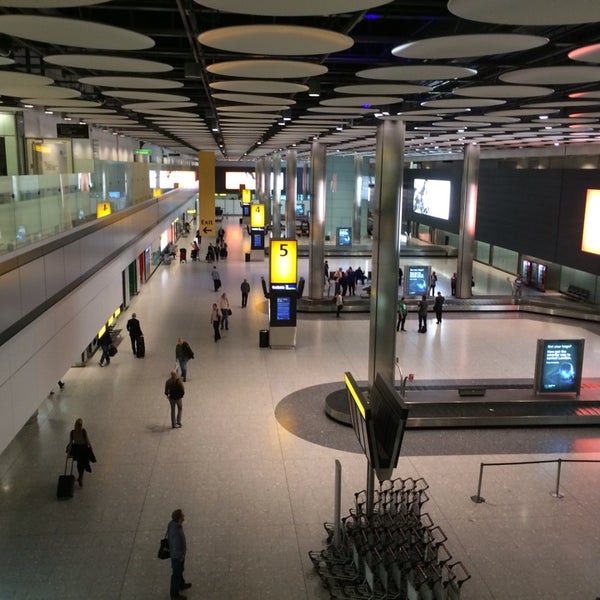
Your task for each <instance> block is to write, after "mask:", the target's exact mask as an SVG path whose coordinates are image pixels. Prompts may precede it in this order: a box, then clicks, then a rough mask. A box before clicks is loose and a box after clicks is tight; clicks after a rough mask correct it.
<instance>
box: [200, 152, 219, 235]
mask: <svg viewBox="0 0 600 600" xmlns="http://www.w3.org/2000/svg"><path fill="white" fill-rule="evenodd" d="M198 204H199V211H198V212H199V213H200V214H199V222H198V223H199V229H200V235H201V236H202V237H204V236H208V237H214V236H215V235H216V229H215V155H214V152H198Z"/></svg>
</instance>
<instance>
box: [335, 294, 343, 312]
mask: <svg viewBox="0 0 600 600" xmlns="http://www.w3.org/2000/svg"><path fill="white" fill-rule="evenodd" d="M342 308H344V298H343V296H342V293H341V292H340V291H338V293H337V294H336V296H335V316H336V318H338V319H339V318H340V313H341V312H342Z"/></svg>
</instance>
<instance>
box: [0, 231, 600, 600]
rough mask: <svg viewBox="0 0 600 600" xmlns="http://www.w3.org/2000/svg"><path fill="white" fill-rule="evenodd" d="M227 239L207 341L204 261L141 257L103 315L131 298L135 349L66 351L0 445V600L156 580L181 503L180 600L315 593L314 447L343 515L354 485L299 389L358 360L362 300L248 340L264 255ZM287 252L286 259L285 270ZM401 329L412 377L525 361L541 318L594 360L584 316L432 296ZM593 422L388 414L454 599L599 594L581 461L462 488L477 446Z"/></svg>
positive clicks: (594, 495) (261, 312)
mask: <svg viewBox="0 0 600 600" xmlns="http://www.w3.org/2000/svg"><path fill="white" fill-rule="evenodd" d="M227 238H228V241H229V246H230V256H229V258H228V260H227V261H226V262H221V263H219V265H218V268H219V270H220V271H221V278H222V280H223V285H224V287H223V289H224V290H225V291H226V292H227V293H228V295H229V297H230V300H231V302H232V308H233V316H232V317H231V319H230V330H229V331H228V332H225V335H224V336H223V339H222V340H221V341H220V342H218V343H214V342H213V339H212V329H211V326H210V324H209V315H210V306H211V303H212V302H213V301H215V299H216V297H217V294H215V293H214V292H213V291H212V283H211V280H210V275H209V271H210V268H209V266H208V265H207V264H206V263H203V262H202V263H191V262H188V263H187V264H179V263H173V264H172V265H171V266H170V267H160V268H159V270H158V271H157V272H156V273H155V274H154V275H153V277H152V278H151V280H150V282H149V283H148V284H147V285H145V286H144V287H143V289H142V292H141V293H140V294H139V295H138V296H137V297H136V298H135V299H134V300H133V302H132V305H131V308H130V310H129V311H127V312H126V313H125V314H124V315H123V316H122V318H121V320H120V322H119V324H118V325H117V327H124V322H125V320H126V319H127V318H128V316H129V314H130V313H131V311H132V310H135V311H136V312H137V314H138V317H139V318H140V321H141V324H142V328H143V330H144V333H145V336H146V349H147V354H146V358H145V359H143V360H139V359H136V358H134V357H133V356H132V354H131V351H130V348H129V340H128V338H127V336H125V338H124V339H123V340H122V341H121V344H120V346H119V353H118V355H117V356H116V357H115V358H114V360H113V361H112V362H111V365H110V367H108V368H103V369H100V368H99V367H98V366H97V364H96V362H97V361H94V360H92V361H91V362H90V364H89V365H88V366H86V367H85V368H73V369H71V370H70V371H69V372H68V373H67V374H66V376H65V379H64V380H65V383H66V386H65V388H64V389H63V390H59V389H58V388H57V389H56V390H54V394H53V395H51V396H49V397H48V399H47V400H46V401H45V402H44V404H43V405H42V407H41V408H40V411H39V415H38V416H37V418H35V419H33V420H32V421H31V422H30V423H29V424H27V425H26V426H25V427H24V428H23V430H22V431H21V432H20V433H19V435H18V436H17V438H16V439H15V440H14V442H13V443H12V444H11V446H10V447H9V448H8V449H7V450H6V451H5V452H4V453H3V454H2V455H1V456H0V477H1V492H0V531H1V532H2V535H1V536H0V556H1V557H2V560H0V598H1V599H2V600H7V599H18V600H31V599H37V600H41V599H43V600H54V599H59V598H60V599H71V598H78V599H79V598H86V599H91V600H96V599H97V600H104V599H109V600H117V599H122V600H126V599H127V600H153V599H162V598H168V580H169V564H168V562H162V561H159V560H157V559H156V558H155V556H156V551H157V548H158V542H159V539H160V537H161V535H162V534H163V532H164V529H165V526H166V524H167V522H168V520H169V516H170V514H171V511H172V510H173V509H175V508H178V507H181V508H183V510H184V512H185V513H186V522H185V529H186V533H187V537H188V544H189V552H188V559H187V563H186V578H187V579H188V580H189V581H191V582H192V583H193V587H192V588H191V590H189V591H188V592H186V595H187V596H188V598H190V599H195V598H197V599H200V598H202V599H204V600H222V599H224V600H226V599H236V600H237V599H239V600H255V599H256V600H262V599H269V598H272V599H277V600H282V599H286V600H288V599H289V600H322V599H325V598H327V597H328V594H327V593H326V591H325V590H324V589H323V588H322V587H321V585H320V581H319V579H318V577H317V576H316V574H315V573H314V572H313V570H312V565H311V563H310V561H309V559H308V555H307V553H308V550H311V549H319V548H321V547H323V541H324V530H323V525H322V524H323V522H324V521H330V520H331V519H332V515H333V478H334V461H335V460H336V459H338V460H339V461H340V462H341V464H342V468H343V480H342V483H343V487H342V507H343V513H344V514H345V513H346V512H347V510H348V508H350V506H351V503H352V501H353V498H354V492H355V491H358V490H360V489H362V488H364V486H365V481H366V462H365V458H364V456H363V455H361V454H360V453H359V448H358V443H357V442H355V441H354V439H353V435H354V434H353V432H352V431H351V430H350V429H348V428H345V427H343V426H341V425H337V424H334V423H332V422H331V421H330V420H328V419H327V417H326V416H325V415H324V413H323V412H322V410H321V399H320V398H319V397H318V394H313V393H311V390H310V388H311V387H312V386H319V387H315V390H322V388H321V387H320V386H321V384H332V387H335V386H336V385H337V384H339V383H340V382H341V381H342V378H343V373H344V371H351V372H352V373H353V374H354V376H355V377H356V378H357V379H358V380H364V379H366V378H367V362H368V361H367V352H368V323H369V322H368V315H364V314H363V315H360V314H353V315H349V314H347V315H343V317H342V318H341V319H339V320H338V319H335V316H334V315H333V314H330V315H321V316H320V317H317V318H315V317H314V316H311V317H307V318H303V317H300V321H299V324H298V335H297V347H296V349H294V350H271V349H262V348H259V345H258V341H259V340H258V337H259V335H258V332H259V330H260V329H261V328H264V327H266V326H267V316H266V304H265V301H264V299H263V297H262V294H261V293H260V276H261V275H266V274H267V268H268V264H267V262H266V261H265V262H264V263H256V262H253V263H246V262H244V260H243V249H242V236H241V230H240V229H239V227H238V226H237V220H236V224H235V225H234V224H230V225H229V226H228V227H227ZM204 243H205V242H204ZM201 254H203V253H201ZM337 262H338V261H333V262H332V261H331V260H330V264H334V263H337ZM360 262H361V261H356V260H353V261H352V266H355V265H358V264H359V263H360ZM363 262H364V261H363ZM342 266H344V265H342ZM365 266H367V265H365V264H363V268H364V267H365ZM433 266H434V268H435V269H436V270H437V272H438V274H439V275H441V276H442V277H440V286H441V290H442V291H443V292H444V293H447V291H448V284H447V278H448V277H449V276H450V275H451V274H452V272H453V271H454V270H455V268H454V264H453V262H452V261H450V260H441V259H439V260H437V259H436V260H435V261H433ZM306 269H307V261H306V260H302V261H301V265H300V275H304V276H306ZM244 277H247V278H248V280H249V281H250V283H251V286H252V291H251V294H250V301H249V304H248V308H247V309H242V308H241V307H240V293H239V286H240V283H241V280H242V278H244ZM475 278H476V282H477V288H479V289H481V290H482V289H483V288H484V286H485V287H487V288H488V289H490V290H492V291H494V293H500V292H497V291H495V289H496V288H497V289H498V290H501V289H504V288H505V289H504V291H503V292H501V293H508V284H507V282H506V275H505V274H498V273H495V272H493V271H491V270H488V269H484V268H483V267H480V266H477V267H476V270H475ZM444 286H445V287H444ZM477 288H476V289H477ZM408 329H409V331H408V332H407V333H406V334H404V335H402V336H398V339H397V345H398V350H397V352H398V356H399V357H400V360H401V363H402V366H403V369H404V370H405V372H413V373H415V377H417V378H421V379H437V378H443V379H452V378H465V377H481V378H502V377H507V378H515V379H517V378H531V377H532V375H533V361H534V356H535V343H536V339H537V338H539V337H550V336H551V337H559V338H562V337H583V338H585V340H586V346H585V349H586V355H585V360H584V377H598V375H599V373H600V336H599V335H598V333H599V330H598V327H597V326H589V325H588V326H585V327H584V326H583V324H581V323H579V322H577V321H567V320H562V321H561V320H558V319H548V318H540V317H537V318H534V319H528V318H524V317H522V316H514V315H511V316H506V317H503V316H501V315H498V314H490V315H487V314H486V315H484V316H482V317H480V318H469V315H462V314H449V315H448V316H447V317H446V318H445V320H444V322H443V324H442V325H439V326H436V325H435V324H431V325H430V333H428V334H427V335H418V334H417V332H416V324H415V323H414V322H410V323H409V327H408ZM550 332H551V333H550ZM178 336H184V337H185V338H186V339H187V340H188V341H189V343H190V344H191V346H192V348H193V349H194V351H195V355H196V358H195V359H194V360H193V361H191V363H190V366H189V376H188V383H187V386H186V396H185V398H184V414H183V427H182V428H181V429H176V430H173V429H171V427H170V420H169V414H168V413H169V410H168V403H167V401H166V399H165V397H164V395H163V387H164V381H165V379H166V378H167V376H168V374H169V371H170V369H171V368H172V367H173V365H174V348H175V343H176V340H177V337H178ZM325 387H327V386H325ZM306 388H309V389H308V393H307V392H303V391H302V390H305V389H306ZM298 402H300V403H303V408H304V415H303V419H304V420H303V422H302V423H301V424H300V423H297V422H294V420H293V418H292V417H293V415H294V414H297V411H296V410H294V411H289V410H286V409H287V408H289V406H290V404H294V403H298ZM294 408H295V409H297V404H295V406H294ZM77 417H82V418H83V420H84V425H85V427H86V428H87V430H88V432H89V435H90V437H91V440H92V443H93V445H94V450H95V452H96V456H97V457H98V463H97V464H96V465H95V466H94V472H93V473H92V474H90V475H88V476H86V479H85V485H84V487H83V488H82V489H79V488H77V489H76V490H75V497H74V498H73V499H71V500H69V501H66V502H59V501H57V500H56V498H55V489H56V479H57V476H58V474H59V473H60V471H61V468H62V465H63V462H64V449H65V445H66V443H67V438H68V432H69V430H70V429H71V428H72V425H73V422H74V420H75V419H76V418H77ZM307 424H308V429H307ZM300 425H302V426H300ZM307 431H308V433H306V432H307ZM597 434H598V431H597V429H596V428H582V429H580V430H578V429H562V428H561V429H553V430H549V429H537V428H530V429H520V430H516V431H506V430H499V429H488V430H483V431H475V430H450V431H439V430H436V431H408V432H407V434H406V436H405V440H404V446H403V449H404V450H403V455H402V456H401V458H400V462H399V467H398V469H397V470H396V471H395V476H402V477H408V476H411V477H424V478H425V479H426V480H427V482H428V483H429V485H430V492H431V493H430V496H431V500H430V501H429V502H428V503H427V504H426V505H425V506H424V510H426V511H427V512H428V513H429V514H430V515H431V517H432V519H433V520H434V522H436V523H437V524H438V525H440V526H441V527H442V529H443V530H444V531H445V533H446V534H447V535H448V537H449V541H448V547H449V549H450V551H451V553H452V554H453V556H454V557H455V559H460V560H462V561H463V562H464V564H465V565H466V567H467V569H468V570H469V571H470V572H471V573H472V576H473V577H472V579H471V580H470V581H468V582H467V583H466V584H465V585H464V587H463V593H462V596H461V597H462V598H466V599H469V600H492V599H493V600H542V599H543V600H559V599H560V600H570V599H572V600H582V599H589V600H593V599H594V598H595V597H596V596H597V595H600V571H599V570H598V568H597V552H598V545H599V544H600V522H599V520H598V518H597V512H598V509H599V507H600V491H599V490H600V464H594V463H583V462H582V463H566V464H563V466H562V478H561V492H562V493H563V494H564V498H562V499H557V498H555V497H553V496H552V495H551V492H552V491H554V489H555V485H556V464H554V463H543V464H535V465H521V466H512V467H507V466H501V467H489V468H488V469H487V470H486V473H485V478H484V483H483V488H482V496H484V497H485V499H486V502H485V503H483V504H475V503H473V502H472V501H471V496H472V495H474V494H475V492H476V490H477V480H478V475H479V465H480V463H481V462H507V461H513V460H514V461H523V460H537V459H539V460H550V459H554V458H559V457H561V458H570V459H586V460H588V459H600V441H599V440H598V435H597Z"/></svg>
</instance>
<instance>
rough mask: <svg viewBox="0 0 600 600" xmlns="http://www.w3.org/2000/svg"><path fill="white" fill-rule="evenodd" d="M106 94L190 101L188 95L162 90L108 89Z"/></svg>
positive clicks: (150, 100) (113, 96)
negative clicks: (162, 92)
mask: <svg viewBox="0 0 600 600" xmlns="http://www.w3.org/2000/svg"><path fill="white" fill-rule="evenodd" d="M102 94H103V95H104V96H109V97H111V98H123V99H124V100H147V101H149V102H188V101H189V97H188V96H179V95H177V94H161V93H160V92H143V91H141V92H140V91H132V90H106V91H103V92H102Z"/></svg>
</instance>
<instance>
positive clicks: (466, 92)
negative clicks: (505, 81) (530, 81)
mask: <svg viewBox="0 0 600 600" xmlns="http://www.w3.org/2000/svg"><path fill="white" fill-rule="evenodd" d="M552 92H554V90H552V89H550V88H546V87H539V86H533V85H473V86H469V87H462V88H455V89H453V90H452V93H453V94H455V95H456V96H467V97H469V98H531V97H535V96H548V95H549V94H552Z"/></svg>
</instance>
